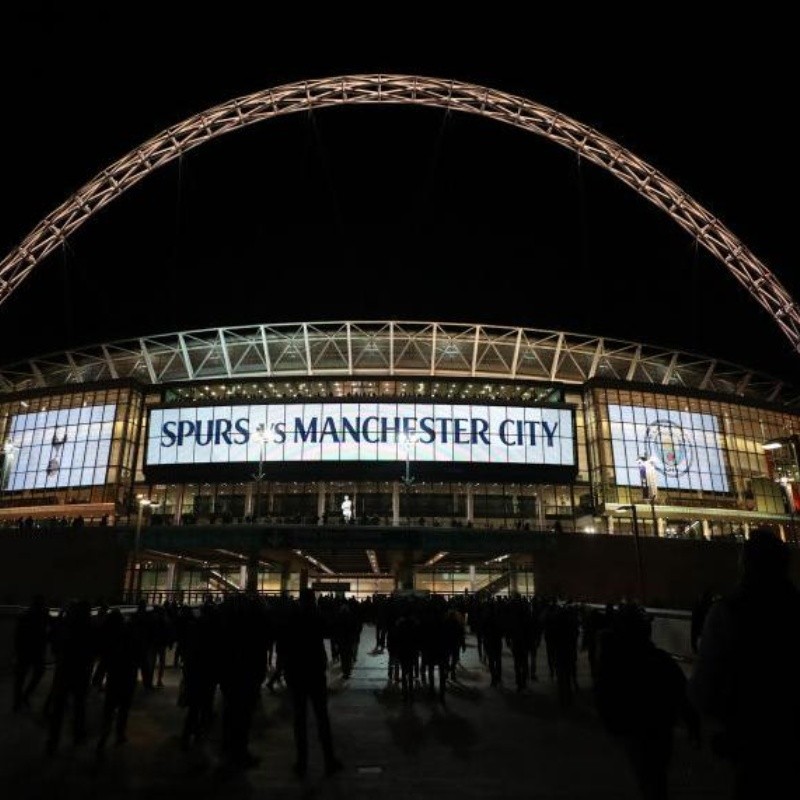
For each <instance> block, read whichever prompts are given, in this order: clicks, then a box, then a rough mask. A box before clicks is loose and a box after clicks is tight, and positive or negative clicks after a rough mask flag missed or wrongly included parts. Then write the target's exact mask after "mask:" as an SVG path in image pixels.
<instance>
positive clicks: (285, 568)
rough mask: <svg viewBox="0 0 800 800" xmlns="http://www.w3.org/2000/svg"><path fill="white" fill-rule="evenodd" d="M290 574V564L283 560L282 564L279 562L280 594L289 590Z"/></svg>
mask: <svg viewBox="0 0 800 800" xmlns="http://www.w3.org/2000/svg"><path fill="white" fill-rule="evenodd" d="M291 574H292V572H291V564H290V563H289V562H288V561H284V562H283V564H281V594H284V593H285V592H288V591H289V580H290V578H291Z"/></svg>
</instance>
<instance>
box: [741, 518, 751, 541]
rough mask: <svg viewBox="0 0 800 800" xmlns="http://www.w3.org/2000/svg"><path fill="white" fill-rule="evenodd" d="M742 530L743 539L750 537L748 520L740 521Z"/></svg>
mask: <svg viewBox="0 0 800 800" xmlns="http://www.w3.org/2000/svg"><path fill="white" fill-rule="evenodd" d="M742 530H743V531H744V538H745V540H747V539H749V538H750V523H749V522H743V523H742Z"/></svg>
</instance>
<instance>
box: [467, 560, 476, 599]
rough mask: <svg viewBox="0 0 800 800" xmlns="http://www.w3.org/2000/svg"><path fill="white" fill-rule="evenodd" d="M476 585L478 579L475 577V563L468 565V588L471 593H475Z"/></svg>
mask: <svg viewBox="0 0 800 800" xmlns="http://www.w3.org/2000/svg"><path fill="white" fill-rule="evenodd" d="M477 585H478V579H477V578H476V577H475V565H474V564H470V565H469V590H470V592H471V593H472V594H474V593H475V587H476V586H477Z"/></svg>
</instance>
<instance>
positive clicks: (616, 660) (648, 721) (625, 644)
mask: <svg viewBox="0 0 800 800" xmlns="http://www.w3.org/2000/svg"><path fill="white" fill-rule="evenodd" d="M595 699H596V701H597V710H598V712H599V714H600V719H601V720H602V721H603V723H604V725H605V727H606V729H607V730H608V731H609V732H610V733H612V734H613V735H615V736H617V737H618V738H619V740H620V742H621V744H622V746H623V748H624V750H625V754H626V755H627V757H628V761H629V762H630V765H631V768H632V770H633V773H634V775H635V777H636V781H637V784H638V786H639V791H640V792H641V796H642V798H644V800H666V798H667V796H668V792H667V787H668V783H667V777H668V771H669V764H670V760H671V758H672V740H673V729H674V727H675V724H676V723H677V721H678V720H679V719H681V718H682V719H683V720H684V721H685V722H686V724H687V727H688V728H689V731H690V734H691V735H692V736H693V737H694V738H698V736H699V727H698V718H697V714H696V712H695V711H694V709H693V708H692V707H691V705H690V704H689V701H688V697H687V694H686V678H685V677H684V674H683V671H682V670H681V668H680V667H679V666H678V664H677V663H676V662H675V660H674V659H673V658H672V656H670V654H669V653H667V652H666V651H664V650H661V649H659V648H657V647H656V646H655V645H654V644H653V643H652V641H651V640H650V621H649V619H648V618H647V616H646V615H645V613H644V611H643V609H640V608H638V607H636V606H627V607H624V608H623V609H621V610H620V611H619V612H617V613H616V615H615V618H614V624H613V627H612V628H611V629H609V630H606V631H604V632H603V634H602V635H601V639H600V643H599V650H598V660H597V669H596V679H595Z"/></svg>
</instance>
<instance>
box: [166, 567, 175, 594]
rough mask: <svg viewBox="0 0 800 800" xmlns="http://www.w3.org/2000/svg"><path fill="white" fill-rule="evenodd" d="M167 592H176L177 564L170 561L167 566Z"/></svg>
mask: <svg viewBox="0 0 800 800" xmlns="http://www.w3.org/2000/svg"><path fill="white" fill-rule="evenodd" d="M167 591H168V592H174V591H175V562H174V561H170V562H169V563H168V564H167Z"/></svg>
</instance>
